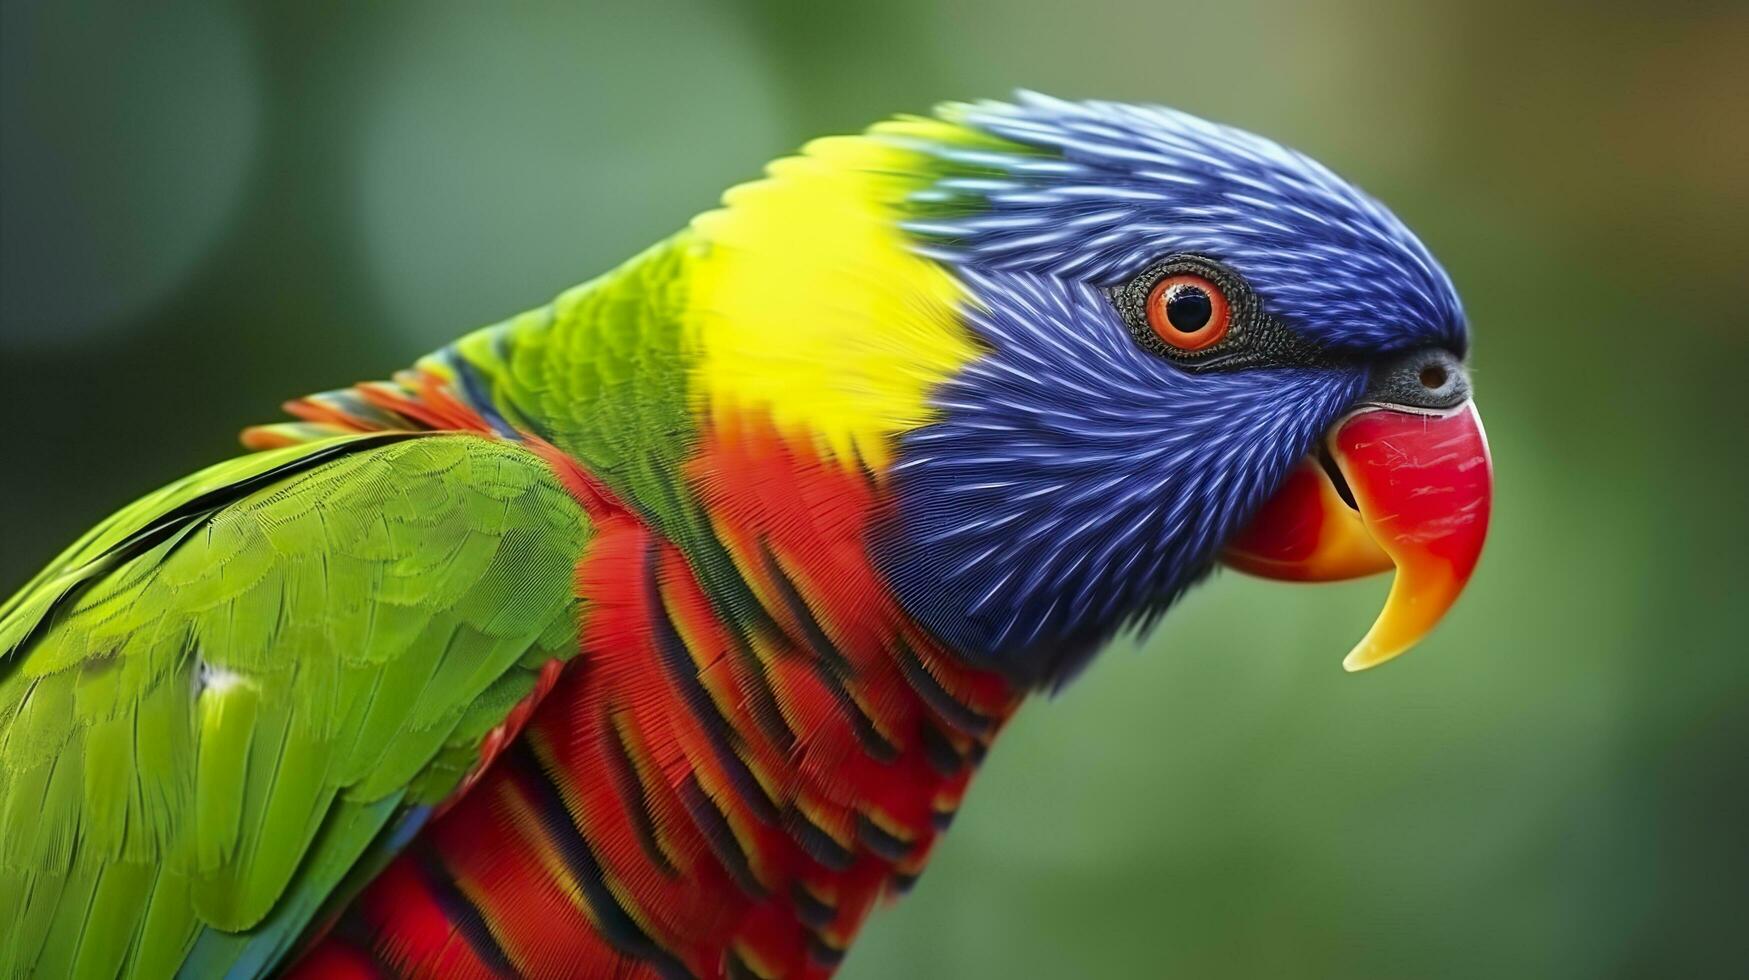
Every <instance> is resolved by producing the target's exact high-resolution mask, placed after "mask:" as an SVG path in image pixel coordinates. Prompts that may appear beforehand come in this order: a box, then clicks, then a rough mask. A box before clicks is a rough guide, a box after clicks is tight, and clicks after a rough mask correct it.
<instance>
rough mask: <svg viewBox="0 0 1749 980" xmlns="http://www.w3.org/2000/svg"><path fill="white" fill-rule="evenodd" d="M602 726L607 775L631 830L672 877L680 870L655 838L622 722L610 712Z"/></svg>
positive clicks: (644, 795) (653, 826)
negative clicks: (622, 728)
mask: <svg viewBox="0 0 1749 980" xmlns="http://www.w3.org/2000/svg"><path fill="white" fill-rule="evenodd" d="M601 728H602V730H601V745H602V750H603V751H602V754H603V755H604V756H605V757H606V758H607V770H608V778H609V779H612V780H613V787H614V789H615V791H617V793H618V794H619V799H620V804H621V805H622V806H623V807H624V808H625V812H626V817H627V818H628V819H629V820H630V821H631V825H632V833H633V834H636V835H637V838H638V844H639V846H640V847H642V848H643V851H644V856H645V857H647V858H649V859H650V863H651V864H654V865H655V866H656V868H657V869H658V870H660V871H661V872H662V873H663V874H665V875H667V876H668V877H670V878H672V877H674V876H676V875H678V874H679V873H680V872H679V870H678V869H676V868H675V867H674V863H673V862H672V861H670V860H669V859H668V854H667V852H665V851H663V850H662V845H661V843H660V842H659V841H658V840H657V838H656V824H655V822H654V821H653V820H652V819H651V817H650V798H649V796H648V795H647V794H646V793H645V792H644V782H643V780H642V779H640V778H638V769H637V764H636V763H634V762H633V761H632V753H631V749H630V748H629V747H628V746H627V745H626V744H625V735H624V734H623V733H622V732H621V731H620V728H619V722H618V721H617V720H616V719H615V718H614V717H613V716H612V715H611V714H610V715H609V716H608V717H607V718H606V719H604V723H603V725H602V726H601Z"/></svg>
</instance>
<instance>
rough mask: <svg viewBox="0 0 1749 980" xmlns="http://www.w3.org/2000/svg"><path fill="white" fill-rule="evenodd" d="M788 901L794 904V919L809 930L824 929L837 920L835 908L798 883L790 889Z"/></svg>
mask: <svg viewBox="0 0 1749 980" xmlns="http://www.w3.org/2000/svg"><path fill="white" fill-rule="evenodd" d="M790 899H791V901H793V902H794V904H795V907H796V917H797V918H799V919H801V920H802V924H803V925H806V926H807V927H808V928H810V929H824V928H826V927H827V926H829V925H831V924H832V922H833V920H835V919H837V918H838V909H837V908H835V907H833V906H832V905H831V904H829V903H827V902H825V901H823V900H822V899H821V898H820V897H819V896H818V895H815V894H814V893H813V892H812V891H810V890H809V889H808V886H807V885H804V884H802V883H801V882H799V881H798V882H796V883H795V885H794V886H792V887H791V888H790Z"/></svg>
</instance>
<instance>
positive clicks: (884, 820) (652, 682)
mask: <svg viewBox="0 0 1749 980" xmlns="http://www.w3.org/2000/svg"><path fill="white" fill-rule="evenodd" d="M398 410H401V409H398ZM531 445H532V444H531ZM533 448H535V449H536V450H537V451H541V450H543V449H545V448H546V447H542V446H539V445H533ZM542 455H543V456H544V457H545V458H547V459H548V460H549V461H550V462H551V463H553V465H554V466H555V468H556V469H558V470H559V472H560V475H561V476H562V477H563V478H564V479H565V481H566V484H567V486H569V487H570V488H571V490H572V492H573V493H574V494H575V495H576V496H577V498H578V499H579V500H580V501H581V502H582V504H583V506H584V508H585V509H586V511H587V512H588V514H589V516H590V518H591V519H592V522H593V523H594V525H595V537H594V539H593V541H592V543H591V545H590V547H589V550H588V552H587V554H586V555H585V557H584V560H583V562H582V564H581V565H580V567H579V569H578V589H579V594H580V595H581V596H583V597H584V599H585V604H584V609H585V613H584V615H585V621H584V623H583V625H582V634H581V635H582V648H583V649H582V655H581V656H579V657H578V658H576V659H575V660H573V661H571V663H570V665H569V666H568V667H567V668H566V669H565V670H564V671H563V673H562V674H561V675H560V676H558V677H557V678H556V683H555V684H554V685H553V687H552V690H551V692H550V694H548V695H547V696H546V697H545V698H544V699H541V700H540V702H539V705H538V707H536V708H534V711H533V716H532V718H531V719H530V720H529V722H528V724H527V727H526V729H525V730H524V731H523V733H522V736H521V737H520V739H518V740H517V741H516V742H515V743H514V744H512V745H510V746H509V747H507V748H503V750H502V752H501V753H500V755H499V757H498V758H497V759H496V760H495V761H494V762H493V763H492V764H491V765H490V766H489V767H487V768H485V769H484V770H483V772H482V773H481V774H480V775H479V778H478V784H477V785H476V786H474V788H473V789H472V790H471V791H470V792H468V793H467V794H466V795H465V796H464V797H462V798H460V799H459V800H458V801H456V802H455V803H454V804H453V807H452V809H451V810H450V811H449V812H447V813H444V814H442V815H441V816H440V817H438V818H437V819H436V820H434V822H433V823H432V824H431V825H430V826H429V827H428V828H427V829H426V830H425V831H424V832H423V833H422V835H421V837H420V839H419V840H418V841H417V842H415V844H414V845H413V846H412V847H411V848H409V850H408V851H407V852H405V853H403V854H402V855H400V856H399V857H397V858H396V859H395V861H394V863H393V864H392V865H391V867H390V868H389V869H388V870H387V871H386V872H385V873H383V874H382V875H381V876H379V877H378V879H376V880H375V881H373V882H372V883H371V884H370V885H369V886H368V887H367V888H366V890H365V891H364V893H363V894H362V895H361V896H360V898H359V899H358V900H357V901H356V902H355V903H354V904H353V906H352V907H351V908H350V909H349V910H348V911H347V912H346V913H345V914H344V915H343V916H342V918H341V920H340V922H339V923H338V924H337V926H336V927H335V928H334V929H332V930H330V931H329V933H328V934H327V935H326V936H325V937H324V938H323V939H322V940H321V941H320V942H319V944H318V945H317V946H316V947H315V948H314V949H313V950H311V951H310V953H309V954H308V955H307V956H306V957H305V958H304V959H303V960H302V961H301V963H300V964H299V970H300V971H301V972H303V973H304V974H305V975H317V974H319V973H323V972H325V971H327V970H329V969H344V970H345V971H347V972H349V973H351V974H353V975H359V974H360V973H361V971H363V972H369V971H375V972H377V973H379V974H381V973H403V974H412V975H424V976H437V975H445V976H455V975H490V974H492V973H495V972H503V971H504V970H506V969H508V970H510V971H514V972H516V973H520V974H524V975H534V976H543V975H544V976H561V975H562V976H585V977H593V976H601V977H644V976H650V977H666V976H689V975H690V976H699V977H716V976H766V977H778V976H784V977H792V976H793V977H822V976H826V975H828V974H830V973H831V972H832V970H833V969H834V967H835V966H836V965H837V962H838V960H839V957H841V955H842V951H843V949H844V948H845V947H846V946H847V944H848V943H849V941H850V940H851V938H852V936H853V935H854V934H855V932H856V930H857V929H858V927H859V926H860V925H861V923H862V921H863V918H864V917H865V916H866V915H867V913H868V911H869V910H870V908H871V907H872V906H873V905H874V903H875V902H876V901H877V900H878V899H879V897H880V896H881V895H882V894H883V893H885V892H886V891H887V890H889V889H891V888H893V887H897V886H903V885H905V884H908V883H909V882H910V881H911V880H912V879H913V878H915V876H916V875H917V873H918V872H919V871H920V870H921V868H922V865H923V862H924V860H925V859H926V858H927V855H928V852H929V849H930V847H931V846H932V844H933V842H934V839H935V837H936V836H937V835H938V834H939V832H940V830H941V828H942V827H943V826H945V824H946V821H947V819H948V818H949V817H950V816H951V814H952V812H953V809H954V808H955V807H957V805H958V803H959V799H960V797H961V794H962V793H963V792H964V789H965V785H966V782H967V780H968V779H969V778H970V774H971V769H972V766H973V764H974V762H975V760H976V759H977V758H979V757H981V752H982V746H983V745H985V744H987V742H988V740H989V739H990V738H991V737H992V736H993V735H994V734H995V731H996V729H997V728H999V727H1000V725H1001V723H1002V721H1003V720H1004V719H1006V717H1007V716H1008V714H1009V713H1010V712H1011V711H1012V710H1013V708H1014V706H1015V705H1016V703H1017V701H1018V695H1017V693H1016V692H1015V691H1014V690H1013V689H1012V688H1011V687H1010V686H1009V685H1008V683H1007V682H1006V681H1004V680H1003V679H1001V678H1000V677H998V676H996V675H994V674H990V673H987V672H981V671H976V670H973V669H970V668H967V667H966V666H964V665H963V664H960V663H957V662H954V661H952V660H950V659H949V658H948V657H947V656H946V655H945V654H943V653H942V652H941V651H939V650H938V649H937V648H936V647H935V646H934V645H933V644H932V642H931V641H930V640H929V639H928V638H927V637H926V636H924V635H923V634H922V632H921V631H920V630H918V629H917V628H916V627H915V625H914V624H912V623H911V622H909V621H908V620H907V619H906V618H905V617H904V616H903V615H902V614H901V613H900V612H899V609H898V606H897V604H896V603H895V602H894V601H893V598H892V596H891V594H890V593H889V592H888V590H887V589H886V587H885V585H884V584H883V583H882V582H881V580H880V578H879V576H878V574H877V573H876V571H875V570H874V568H873V567H872V566H871V565H870V563H869V559H868V555H867V551H866V548H865V541H866V536H867V534H868V533H869V530H870V528H871V526H872V525H873V524H874V522H875V521H877V520H878V519H879V517H880V514H881V508H882V506H883V500H882V494H881V488H880V487H879V485H878V483H877V482H876V480H875V479H874V478H873V477H871V476H870V475H869V474H867V473H866V472H864V471H861V470H858V469H854V468H851V467H846V466H844V465H841V464H840V463H839V462H837V461H834V460H830V459H822V458H821V457H820V456H819V455H817V454H816V452H815V451H814V450H813V449H812V448H811V447H809V446H808V445H806V444H798V443H797V442H794V441H790V440H786V439H785V438H784V437H782V436H781V435H780V434H779V433H778V432H776V431H775V430H774V429H773V428H772V427H771V425H770V424H769V423H768V422H766V421H764V420H762V419H754V418H743V419H731V420H728V423H727V424H722V423H719V428H718V429H717V430H716V431H714V432H713V433H711V434H709V435H707V436H706V437H705V438H704V439H703V440H702V441H701V443H700V446H699V449H698V450H697V452H696V454H695V455H694V457H693V459H692V460H691V462H690V464H689V465H688V467H687V476H688V478H689V480H690V482H691V484H692V485H693V486H694V487H695V488H696V490H697V492H698V494H699V497H700V501H701V503H702V504H703V506H704V507H705V509H706V511H707V512H708V514H709V516H710V518H711V522H712V524H713V526H714V530H715V532H716V534H717V535H718V537H719V538H720V540H721V541H722V543H723V545H724V546H725V548H726V551H727V553H728V555H729V557H730V558H731V560H732V561H733V562H734V565H735V570H736V571H737V572H738V573H739V576H740V578H741V579H742V580H743V581H744V582H745V583H746V584H747V586H748V587H749V588H750V589H751V591H752V593H753V595H755V596H756V597H758V599H759V602H760V605H761V606H762V607H763V610H764V611H765V613H766V614H767V615H768V616H769V620H768V623H767V625H764V626H757V625H754V626H749V624H742V623H731V622H727V621H725V618H724V616H723V615H722V614H721V613H720V612H719V607H718V604H716V603H714V602H713V600H712V597H711V596H710V595H709V594H708V593H707V591H706V590H705V588H704V587H703V586H702V585H701V584H700V580H699V578H698V577H697V576H696V575H695V574H694V571H693V569H692V568H691V567H690V566H689V564H688V562H687V559H686V557H685V556H684V554H683V553H682V551H681V550H680V549H679V547H677V546H676V544H675V543H673V542H670V541H667V540H665V539H663V538H662V537H661V536H660V535H659V534H658V533H657V532H656V531H655V530H653V529H652V527H651V526H650V525H649V524H648V523H646V522H645V521H644V520H642V519H641V518H640V517H639V515H637V514H636V513H635V512H633V511H632V510H631V509H630V508H628V507H627V506H625V505H623V504H621V503H620V502H619V501H617V500H616V499H615V498H614V497H613V495H612V494H611V493H609V492H608V491H607V490H606V489H605V488H604V487H603V486H602V485H601V484H600V483H599V482H598V481H596V480H595V479H593V477H592V476H591V475H590V474H588V473H586V472H583V471H582V470H581V469H580V468H578V466H577V465H576V464H575V463H574V462H572V461H571V460H570V458H569V457H566V456H564V455H563V454H560V453H558V452H557V451H552V452H542ZM531 703H532V701H531Z"/></svg>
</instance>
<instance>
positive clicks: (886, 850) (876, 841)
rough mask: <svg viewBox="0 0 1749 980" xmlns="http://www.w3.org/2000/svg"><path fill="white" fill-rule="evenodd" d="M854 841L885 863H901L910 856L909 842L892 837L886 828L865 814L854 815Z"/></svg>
mask: <svg viewBox="0 0 1749 980" xmlns="http://www.w3.org/2000/svg"><path fill="white" fill-rule="evenodd" d="M856 839H857V840H859V841H861V842H862V844H863V846H864V847H866V848H868V849H869V850H871V851H873V852H874V853H875V854H876V855H878V856H879V857H881V858H882V859H883V860H886V861H892V862H898V861H903V860H905V858H907V857H909V856H910V854H911V842H910V841H908V840H905V839H903V838H901V837H896V836H894V835H893V834H892V833H891V832H890V831H888V830H887V829H886V828H884V827H882V826H881V825H880V824H877V823H875V822H874V821H873V820H870V819H869V818H868V816H867V814H862V813H858V814H857V815H856Z"/></svg>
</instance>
